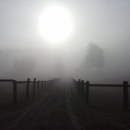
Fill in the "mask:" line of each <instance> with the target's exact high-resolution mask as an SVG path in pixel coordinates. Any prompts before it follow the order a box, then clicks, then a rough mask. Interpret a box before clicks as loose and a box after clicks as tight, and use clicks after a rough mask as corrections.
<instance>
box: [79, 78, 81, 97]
mask: <svg viewBox="0 0 130 130" xmlns="http://www.w3.org/2000/svg"><path fill="white" fill-rule="evenodd" d="M80 83H81V80H80V79H79V82H78V93H79V96H80V97H81V84H80Z"/></svg>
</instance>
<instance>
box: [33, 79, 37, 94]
mask: <svg viewBox="0 0 130 130" xmlns="http://www.w3.org/2000/svg"><path fill="white" fill-rule="evenodd" d="M35 86H36V78H34V82H33V96H35Z"/></svg>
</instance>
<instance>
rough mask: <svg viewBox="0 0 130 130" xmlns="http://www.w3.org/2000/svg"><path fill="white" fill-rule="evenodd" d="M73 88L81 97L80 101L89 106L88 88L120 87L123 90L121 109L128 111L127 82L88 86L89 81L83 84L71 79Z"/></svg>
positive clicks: (81, 81) (80, 81)
mask: <svg viewBox="0 0 130 130" xmlns="http://www.w3.org/2000/svg"><path fill="white" fill-rule="evenodd" d="M73 82H74V85H75V88H76V90H77V92H78V94H79V96H80V97H81V99H82V100H83V101H84V102H85V103H86V104H89V88H90V87H122V88H123V97H122V98H123V107H124V109H128V87H130V85H128V82H127V81H123V84H90V83H89V81H86V82H84V80H81V79H79V81H76V80H74V79H73Z"/></svg>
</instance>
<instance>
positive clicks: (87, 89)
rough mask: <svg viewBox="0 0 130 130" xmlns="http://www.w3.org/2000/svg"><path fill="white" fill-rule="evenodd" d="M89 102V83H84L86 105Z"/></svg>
mask: <svg viewBox="0 0 130 130" xmlns="http://www.w3.org/2000/svg"><path fill="white" fill-rule="evenodd" d="M88 102H89V81H86V104H88Z"/></svg>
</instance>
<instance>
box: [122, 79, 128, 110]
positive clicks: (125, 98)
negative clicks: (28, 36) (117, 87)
mask: <svg viewBox="0 0 130 130" xmlns="http://www.w3.org/2000/svg"><path fill="white" fill-rule="evenodd" d="M123 104H124V109H128V82H127V81H124V82H123Z"/></svg>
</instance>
